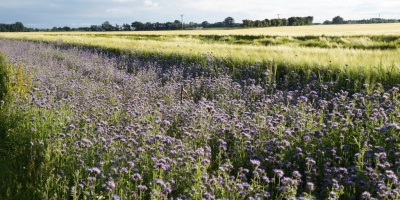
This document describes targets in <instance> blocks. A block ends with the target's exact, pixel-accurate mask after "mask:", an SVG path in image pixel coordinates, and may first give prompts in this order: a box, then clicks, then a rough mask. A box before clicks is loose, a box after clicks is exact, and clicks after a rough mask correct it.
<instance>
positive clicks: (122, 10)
mask: <svg viewBox="0 0 400 200" xmlns="http://www.w3.org/2000/svg"><path fill="white" fill-rule="evenodd" d="M0 1H1V2H0V23H14V22H16V21H20V22H22V23H24V25H25V26H28V27H35V28H52V27H54V26H57V27H60V26H70V27H83V26H90V25H100V24H101V23H103V22H105V21H109V22H110V23H112V24H116V23H117V24H119V25H122V23H129V24H130V23H132V22H134V21H140V22H167V21H174V20H176V19H177V20H180V14H184V17H183V21H184V22H185V23H188V22H198V23H201V22H203V21H208V22H212V23H213V22H218V21H223V20H224V19H225V18H226V17H228V16H231V17H233V18H234V19H235V21H236V22H241V21H242V20H243V19H251V20H257V19H260V20H261V19H265V18H268V19H272V18H277V17H278V15H277V14H280V17H281V18H288V17H292V16H301V17H303V16H314V22H323V21H325V20H332V18H333V17H335V16H337V15H340V16H341V17H343V18H344V19H345V20H347V19H370V18H374V17H379V16H381V17H382V18H387V19H388V18H389V19H400V12H399V10H400V0H175V1H167V0H0Z"/></svg>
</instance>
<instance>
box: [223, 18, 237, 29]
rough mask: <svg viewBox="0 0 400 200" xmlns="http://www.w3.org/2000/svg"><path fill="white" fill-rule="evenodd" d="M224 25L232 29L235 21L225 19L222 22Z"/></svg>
mask: <svg viewBox="0 0 400 200" xmlns="http://www.w3.org/2000/svg"><path fill="white" fill-rule="evenodd" d="M224 25H225V26H226V27H233V26H234V25H235V20H234V19H233V18H232V17H227V18H225V20H224Z"/></svg>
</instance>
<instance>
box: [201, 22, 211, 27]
mask: <svg viewBox="0 0 400 200" xmlns="http://www.w3.org/2000/svg"><path fill="white" fill-rule="evenodd" d="M209 25H210V23H208V21H204V22H202V23H201V26H202V27H203V28H208V26H209Z"/></svg>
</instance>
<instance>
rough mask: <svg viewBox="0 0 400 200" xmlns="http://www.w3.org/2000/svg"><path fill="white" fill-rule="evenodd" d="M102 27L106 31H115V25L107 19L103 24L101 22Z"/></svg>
mask: <svg viewBox="0 0 400 200" xmlns="http://www.w3.org/2000/svg"><path fill="white" fill-rule="evenodd" d="M101 28H102V29H103V30H104V31H113V30H114V27H113V25H111V24H110V22H108V21H105V22H104V23H103V24H101Z"/></svg>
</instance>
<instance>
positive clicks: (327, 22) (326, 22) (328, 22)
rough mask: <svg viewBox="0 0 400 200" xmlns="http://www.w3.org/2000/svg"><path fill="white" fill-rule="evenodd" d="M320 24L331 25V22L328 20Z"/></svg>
mask: <svg viewBox="0 0 400 200" xmlns="http://www.w3.org/2000/svg"><path fill="white" fill-rule="evenodd" d="M322 24H332V22H331V21H329V20H325V21H324V23H322Z"/></svg>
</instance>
